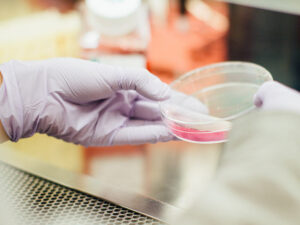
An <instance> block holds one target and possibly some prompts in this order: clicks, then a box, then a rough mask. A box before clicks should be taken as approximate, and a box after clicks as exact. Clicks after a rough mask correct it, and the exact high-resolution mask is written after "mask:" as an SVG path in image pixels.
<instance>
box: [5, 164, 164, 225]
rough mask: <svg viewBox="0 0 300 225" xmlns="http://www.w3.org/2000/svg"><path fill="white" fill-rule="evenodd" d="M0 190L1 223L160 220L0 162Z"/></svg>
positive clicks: (153, 222)
mask: <svg viewBox="0 0 300 225" xmlns="http://www.w3.org/2000/svg"><path fill="white" fill-rule="evenodd" d="M0 193H1V194H0V211H1V212H2V213H0V217H2V218H0V225H3V224H14V225H17V224H22V225H37V224H43V225H44V224H49V225H58V224H59V225H77V224H78V225H79V224H80V225H85V224H88V225H92V224H97V225H98V224H109V225H119V224H137V225H144V224H147V225H148V224H149V225H159V224H161V223H160V222H158V221H156V220H154V219H152V218H149V217H146V216H143V215H141V214H138V213H136V212H133V211H130V210H127V209H124V208H122V207H119V206H117V205H114V204H112V203H109V202H106V201H104V200H101V199H98V198H95V197H93V196H90V195H87V194H84V193H81V192H79V191H74V190H72V189H69V188H66V187H64V186H61V185H58V184H55V183H52V182H50V181H48V180H44V179H41V178H38V177H35V176H33V175H31V174H28V173H26V172H23V171H20V170H18V169H15V168H13V167H11V166H9V165H6V164H4V163H0ZM4 204H5V205H4Z"/></svg>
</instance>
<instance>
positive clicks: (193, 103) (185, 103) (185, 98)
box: [165, 90, 209, 114]
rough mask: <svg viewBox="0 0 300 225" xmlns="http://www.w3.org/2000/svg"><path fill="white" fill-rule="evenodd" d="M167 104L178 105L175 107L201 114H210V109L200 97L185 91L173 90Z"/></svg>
mask: <svg viewBox="0 0 300 225" xmlns="http://www.w3.org/2000/svg"><path fill="white" fill-rule="evenodd" d="M165 103H166V104H169V105H171V106H176V107H175V108H182V109H185V110H188V111H193V112H196V113H201V114H208V113H209V109H208V108H207V106H206V105H205V104H204V103H202V102H201V101H200V100H199V99H197V98H196V97H194V96H190V95H186V94H184V93H181V92H178V91H175V90H172V91H171V97H170V100H167V101H165Z"/></svg>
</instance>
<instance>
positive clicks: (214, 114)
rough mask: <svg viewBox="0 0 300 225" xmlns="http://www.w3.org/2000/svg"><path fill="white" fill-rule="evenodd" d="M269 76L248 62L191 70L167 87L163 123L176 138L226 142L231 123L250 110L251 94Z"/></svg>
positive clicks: (221, 64) (252, 104)
mask: <svg viewBox="0 0 300 225" xmlns="http://www.w3.org/2000/svg"><path fill="white" fill-rule="evenodd" d="M270 80H272V76H271V74H270V73H269V72H268V71H267V70H266V69H264V68H263V67H261V66H259V65H256V64H253V63H248V62H223V63H217V64H212V65H209V66H205V67H201V68H199V69H196V70H193V71H191V72H188V73H187V74H184V75H183V76H181V77H179V78H178V79H177V80H175V81H174V82H173V83H171V84H170V86H171V88H172V89H173V93H174V94H173V95H172V97H171V98H170V99H169V100H167V101H164V102H161V103H160V110H161V114H162V118H163V121H164V122H165V124H166V125H167V127H168V128H169V130H170V131H171V132H172V133H173V134H174V135H175V136H176V137H178V138H179V139H182V140H185V141H188V142H194V143H221V142H225V141H227V138H228V133H229V131H230V129H231V127H232V126H231V125H232V120H234V119H236V118H238V117H240V116H242V115H244V114H246V113H248V112H250V111H252V110H254V109H255V106H254V102H253V99H254V95H255V93H256V92H257V90H258V88H259V87H260V86H261V85H262V84H263V83H264V82H266V81H270Z"/></svg>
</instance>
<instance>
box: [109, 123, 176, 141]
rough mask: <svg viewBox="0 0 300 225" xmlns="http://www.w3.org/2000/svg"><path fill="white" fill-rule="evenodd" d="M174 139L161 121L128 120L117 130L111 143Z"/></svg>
mask: <svg viewBox="0 0 300 225" xmlns="http://www.w3.org/2000/svg"><path fill="white" fill-rule="evenodd" d="M171 140H176V138H175V137H174V136H173V135H172V134H171V133H169V131H168V129H167V127H166V126H165V125H164V124H163V123H162V122H161V121H155V122H153V121H143V120H130V121H128V123H127V124H126V126H125V127H122V128H120V129H119V130H117V131H116V132H115V133H114V135H113V139H112V143H111V145H139V144H145V143H156V142H167V141H171Z"/></svg>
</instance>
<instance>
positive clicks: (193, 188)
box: [0, 142, 221, 223]
mask: <svg viewBox="0 0 300 225" xmlns="http://www.w3.org/2000/svg"><path fill="white" fill-rule="evenodd" d="M220 147H221V145H202V146H199V145H195V144H187V143H182V142H172V143H167V144H156V145H145V146H137V147H135V148H133V147H114V148H111V149H96V150H95V151H96V152H94V153H93V155H92V156H89V157H87V156H86V157H85V158H86V168H85V169H84V170H83V171H82V172H72V171H69V170H66V169H61V168H58V167H54V166H51V165H48V164H46V163H41V162H40V161H38V160H36V159H34V158H31V157H28V156H26V155H25V154H22V153H18V152H15V151H13V150H10V149H4V148H2V149H1V151H0V159H1V160H2V161H4V162H6V163H8V164H10V165H14V166H16V167H17V168H19V169H21V170H22V171H26V172H28V173H31V174H34V175H36V176H39V177H42V178H45V179H48V180H51V181H54V182H56V183H58V184H60V185H63V186H66V187H70V188H73V189H76V190H79V191H82V192H85V193H88V194H91V195H92V196H95V197H98V198H101V199H105V200H108V201H110V202H113V203H115V204H117V205H119V206H122V207H125V208H128V209H131V210H133V211H135V212H139V213H141V214H144V215H147V216H150V217H152V218H155V219H157V220H160V221H162V222H166V223H168V222H170V221H171V220H172V219H173V217H174V216H176V215H178V214H180V213H181V212H182V210H185V208H186V207H187V206H188V205H189V203H190V202H191V201H193V199H194V197H195V195H198V194H199V193H200V192H201V190H203V189H204V188H205V187H206V185H207V184H208V183H209V179H210V178H211V177H212V175H213V173H214V170H215V167H216V162H217V159H218V155H219V149H220ZM88 150H89V151H91V152H92V151H93V149H88ZM91 152H90V153H91ZM3 173H6V172H3ZM11 179H12V180H14V178H11ZM7 185H9V184H7Z"/></svg>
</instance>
